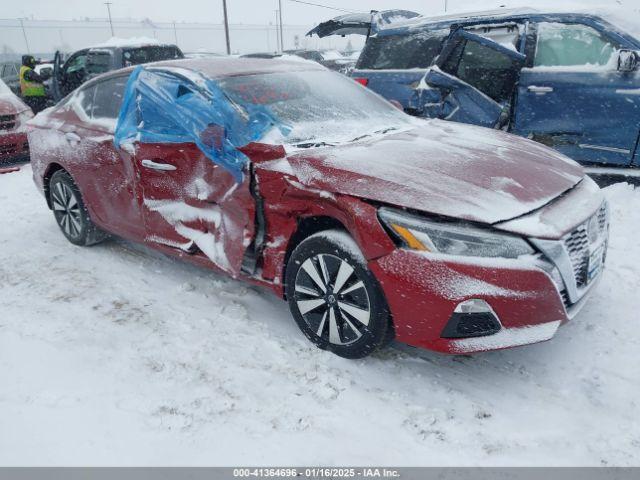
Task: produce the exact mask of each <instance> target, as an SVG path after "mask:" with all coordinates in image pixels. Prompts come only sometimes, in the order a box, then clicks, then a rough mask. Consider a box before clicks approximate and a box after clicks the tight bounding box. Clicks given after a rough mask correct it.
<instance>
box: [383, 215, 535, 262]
mask: <svg viewBox="0 0 640 480" xmlns="http://www.w3.org/2000/svg"><path fill="white" fill-rule="evenodd" d="M378 214H379V216H380V219H381V220H382V221H383V222H384V224H385V225H387V227H389V229H390V230H391V231H392V232H393V233H394V234H395V235H396V236H397V238H398V239H399V240H400V241H401V242H402V243H403V245H404V246H405V247H406V248H411V249H413V250H422V251H427V252H438V253H444V254H447V255H461V256H465V257H502V258H518V257H520V256H521V255H529V254H532V253H534V250H533V249H532V248H531V246H530V245H529V244H528V243H527V242H526V241H525V240H524V239H522V238H520V237H517V236H514V235H508V234H502V233H496V232H490V231H487V230H483V229H481V228H475V227H470V226H463V225H457V224H451V223H443V222H435V221H431V220H426V219H424V218H422V217H419V216H417V215H412V214H409V213H406V212H403V211H400V210H394V209H391V208H381V209H380V210H379V211H378Z"/></svg>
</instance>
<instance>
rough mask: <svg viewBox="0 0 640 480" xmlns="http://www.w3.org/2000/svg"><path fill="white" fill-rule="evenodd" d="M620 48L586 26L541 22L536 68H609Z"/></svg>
mask: <svg viewBox="0 0 640 480" xmlns="http://www.w3.org/2000/svg"><path fill="white" fill-rule="evenodd" d="M618 48H619V46H618V45H616V44H614V43H613V42H611V41H610V40H608V39H607V38H605V37H604V36H602V35H601V34H600V33H599V32H598V31H597V30H596V29H595V28H591V27H589V26H587V25H580V24H564V23H540V24H539V25H538V43H537V48H536V56H535V61H534V66H536V67H572V66H606V65H607V64H608V63H609V62H610V61H611V59H612V58H613V54H614V52H615V51H616V50H617V49H618Z"/></svg>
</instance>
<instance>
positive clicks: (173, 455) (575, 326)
mask: <svg viewBox="0 0 640 480" xmlns="http://www.w3.org/2000/svg"><path fill="white" fill-rule="evenodd" d="M607 196H608V197H609V199H610V200H611V202H612V211H613V226H612V244H611V250H610V256H609V260H608V262H609V268H608V270H607V271H606V273H605V277H604V278H603V282H602V283H601V285H600V288H599V290H598V292H597V293H596V295H595V296H594V297H593V299H592V300H591V302H590V303H589V304H588V305H587V306H586V308H585V310H584V311H583V313H582V315H581V316H580V317H579V318H578V319H576V320H575V321H574V322H572V323H571V324H569V325H566V326H565V327H562V328H561V329H560V331H559V333H558V335H557V336H556V337H555V338H554V339H553V340H552V341H550V342H547V343H545V344H541V345H534V346H530V347H524V348H518V349H513V350H509V351H503V352H494V353H487V354H482V355H475V356H454V357H448V356H442V355H439V354H435V353H429V352H424V353H421V354H420V355H416V354H415V353H411V352H405V351H400V350H397V349H387V350H386V351H384V352H381V353H379V354H376V355H374V356H373V357H372V358H369V359H365V360H361V361H348V360H343V359H340V358H338V357H335V356H333V355H331V354H329V353H326V352H321V351H319V350H316V349H315V348H314V347H312V346H311V345H310V344H309V343H307V341H306V340H305V339H304V337H303V336H302V334H301V333H299V331H298V329H297V327H296V326H295V324H294V322H293V320H292V319H291V318H290V316H289V313H288V310H287V307H286V305H285V303H284V302H282V301H280V300H279V299H277V298H275V297H272V296H271V295H270V294H268V293H266V292H264V291H261V290H258V289H255V288H253V287H248V286H246V285H244V284H241V283H239V282H236V281H233V280H229V279H226V278H224V277H222V276H218V275H216V274H213V273H211V272H209V271H207V270H204V269H201V268H196V267H193V266H190V265H185V264H182V263H179V262H177V261H175V260H172V259H168V258H165V257H163V256H162V255H159V254H157V253H154V252H151V251H149V250H147V249H145V248H143V247H140V246H135V245H132V244H130V243H127V242H124V241H121V240H116V241H109V242H107V243H104V244H102V245H99V246H96V247H91V248H78V247H74V246H72V245H71V244H69V243H68V242H67V241H66V240H65V239H64V238H63V236H62V235H61V233H60V232H59V231H58V228H57V226H56V224H55V223H54V219H53V216H52V214H51V213H50V212H49V211H48V210H47V209H46V207H45V204H44V200H43V199H42V197H41V196H40V195H39V194H38V193H37V192H36V189H35V187H34V186H33V184H32V181H31V170H30V168H29V167H28V166H27V167H24V168H23V170H22V171H20V172H18V173H11V174H6V175H0V205H1V206H2V208H1V209H0V225H2V226H3V227H2V230H0V286H1V288H0V379H2V386H1V387H0V465H186V464H193V465H237V464H250V465H256V464H314V465H318V464H326V465H333V464H350V465H368V464H392V465H460V464H463V465H538V464H542V463H543V464H551V465H576V464H579V465H640V453H639V452H640V400H639V398H640V395H639V394H640V371H639V370H638V353H639V351H640V350H639V347H640V328H638V319H639V315H638V308H637V306H636V301H637V299H638V293H639V292H640V280H639V279H640V262H639V260H640V242H639V241H638V238H640V208H638V205H640V191H638V190H636V191H634V190H633V189H632V187H630V186H628V185H624V184H618V185H614V186H612V187H609V188H608V189H607Z"/></svg>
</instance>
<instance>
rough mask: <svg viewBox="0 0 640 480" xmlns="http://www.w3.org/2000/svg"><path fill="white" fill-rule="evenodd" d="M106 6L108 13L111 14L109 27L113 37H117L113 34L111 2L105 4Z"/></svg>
mask: <svg viewBox="0 0 640 480" xmlns="http://www.w3.org/2000/svg"><path fill="white" fill-rule="evenodd" d="M104 4H105V5H106V6H107V13H108V14H109V27H111V36H112V37H115V36H116V34H115V33H113V22H112V21H111V5H112V3H111V2H104Z"/></svg>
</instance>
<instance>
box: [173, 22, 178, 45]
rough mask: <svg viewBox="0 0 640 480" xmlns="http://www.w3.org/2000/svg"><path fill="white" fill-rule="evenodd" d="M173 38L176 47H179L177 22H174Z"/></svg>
mask: <svg viewBox="0 0 640 480" xmlns="http://www.w3.org/2000/svg"><path fill="white" fill-rule="evenodd" d="M173 38H175V39H176V45H178V31H177V30H176V21H175V20H174V21H173Z"/></svg>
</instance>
